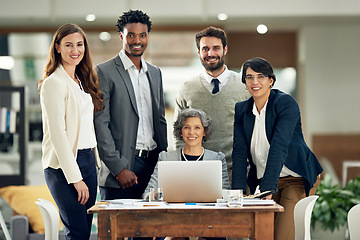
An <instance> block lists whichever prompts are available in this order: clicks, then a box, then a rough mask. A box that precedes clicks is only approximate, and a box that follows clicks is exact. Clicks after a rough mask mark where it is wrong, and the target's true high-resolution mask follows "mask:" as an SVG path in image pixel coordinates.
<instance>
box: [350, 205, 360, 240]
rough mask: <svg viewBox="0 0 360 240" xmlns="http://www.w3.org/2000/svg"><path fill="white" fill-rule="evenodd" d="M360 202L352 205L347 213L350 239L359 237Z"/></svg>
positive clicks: (353, 239) (354, 239)
mask: <svg viewBox="0 0 360 240" xmlns="http://www.w3.org/2000/svg"><path fill="white" fill-rule="evenodd" d="M359 226H360V204H357V205H355V206H353V207H352V208H351V209H350V210H349V213H348V228H349V233H350V240H356V239H360V227H359Z"/></svg>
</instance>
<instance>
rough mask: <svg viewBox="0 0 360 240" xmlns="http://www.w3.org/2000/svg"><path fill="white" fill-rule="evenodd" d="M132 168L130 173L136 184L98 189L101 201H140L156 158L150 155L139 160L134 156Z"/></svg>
mask: <svg viewBox="0 0 360 240" xmlns="http://www.w3.org/2000/svg"><path fill="white" fill-rule="evenodd" d="M134 160H135V161H134V166H133V169H132V171H133V172H134V173H135V174H136V176H137V178H138V184H134V185H132V186H131V187H129V188H126V189H122V188H111V187H100V196H101V200H113V199H124V198H125V199H141V198H142V194H143V193H144V191H145V189H146V187H147V185H148V183H149V180H150V177H151V174H153V172H154V168H155V166H156V162H157V160H158V156H157V155H156V156H155V154H150V156H149V157H148V158H141V157H137V156H135V159H134Z"/></svg>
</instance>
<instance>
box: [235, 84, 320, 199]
mask: <svg viewBox="0 0 360 240" xmlns="http://www.w3.org/2000/svg"><path fill="white" fill-rule="evenodd" d="M253 104H254V99H253V98H252V97H251V98H250V99H248V100H246V101H243V102H238V103H237V104H236V105H235V121H234V147H233V155H232V158H233V172H232V174H233V175H232V188H235V189H243V190H245V187H246V182H247V183H248V185H249V188H250V191H251V193H253V192H254V191H255V189H256V186H257V185H260V191H267V190H276V188H277V183H278V181H279V176H280V172H281V169H282V167H283V165H285V166H286V167H287V168H289V169H290V170H292V171H294V172H296V173H298V174H299V175H300V176H302V177H303V178H304V180H305V181H304V185H305V191H306V194H307V195H308V193H309V191H310V189H311V187H312V186H313V184H314V183H315V181H316V178H317V175H319V174H320V173H321V172H322V167H321V165H320V163H319V161H318V160H317V158H316V156H315V155H314V153H313V152H312V151H311V150H310V149H309V147H308V146H307V145H306V143H305V141H304V137H303V133H302V128H301V117H300V109H299V106H298V104H297V103H296V101H295V99H294V98H293V97H291V96H290V95H288V94H285V93H283V92H281V91H279V90H271V93H270V96H269V100H268V103H267V107H266V116H265V128H266V136H267V139H268V141H269V144H270V149H269V155H268V159H267V164H266V168H265V173H264V176H263V178H262V179H257V176H256V166H255V165H254V163H253V161H252V156H251V154H250V144H251V137H252V133H253V129H254V123H255V116H254V114H253V113H252V109H253ZM247 159H248V160H249V163H250V171H249V175H248V178H247V179H246V170H247Z"/></svg>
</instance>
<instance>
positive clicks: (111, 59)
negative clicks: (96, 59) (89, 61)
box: [96, 55, 121, 69]
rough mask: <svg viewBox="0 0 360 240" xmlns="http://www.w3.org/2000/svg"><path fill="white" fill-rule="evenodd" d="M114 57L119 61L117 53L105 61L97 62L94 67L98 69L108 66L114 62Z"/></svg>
mask: <svg viewBox="0 0 360 240" xmlns="http://www.w3.org/2000/svg"><path fill="white" fill-rule="evenodd" d="M116 58H119V59H118V60H119V61H121V59H120V57H119V55H116V56H115V57H113V58H110V59H108V60H106V61H105V62H102V63H99V64H98V65H97V66H96V67H97V68H99V69H102V68H106V67H108V66H109V65H113V64H115V59H116Z"/></svg>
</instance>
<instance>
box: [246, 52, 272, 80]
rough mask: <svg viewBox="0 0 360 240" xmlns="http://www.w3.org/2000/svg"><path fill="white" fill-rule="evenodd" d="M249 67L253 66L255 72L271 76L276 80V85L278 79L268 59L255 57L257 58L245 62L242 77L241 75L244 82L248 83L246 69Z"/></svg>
mask: <svg viewBox="0 0 360 240" xmlns="http://www.w3.org/2000/svg"><path fill="white" fill-rule="evenodd" d="M248 68H251V69H252V70H254V71H255V72H258V73H262V74H264V75H267V76H268V77H269V78H272V79H273V80H274V82H273V84H272V86H274V84H275V81H276V77H275V74H274V72H273V68H272V66H271V65H270V63H269V62H268V61H266V60H265V59H264V58H260V57H255V58H252V59H249V60H247V61H246V62H245V63H244V64H243V67H242V77H241V81H242V82H243V83H246V79H245V78H246V70H247V69H248Z"/></svg>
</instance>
